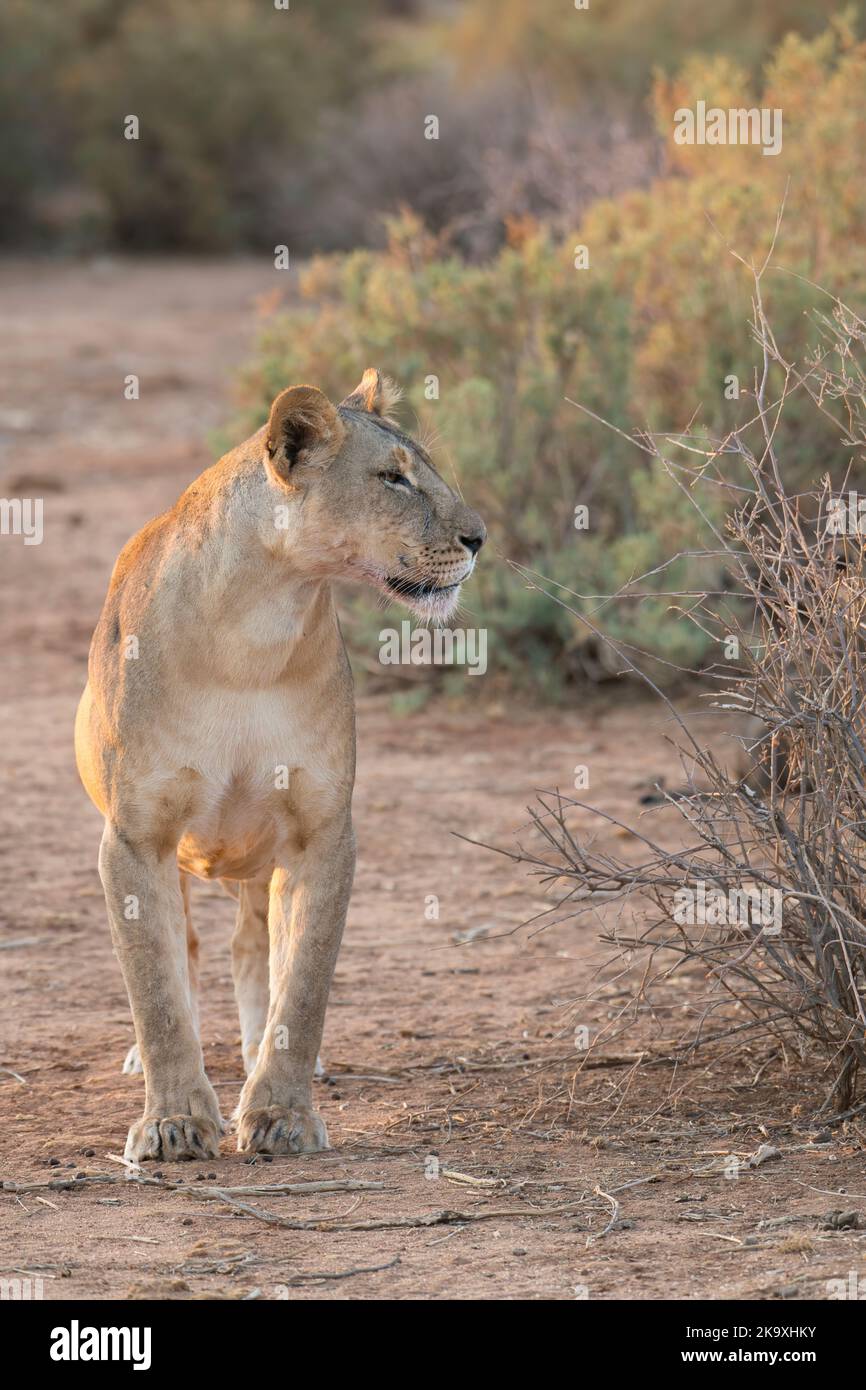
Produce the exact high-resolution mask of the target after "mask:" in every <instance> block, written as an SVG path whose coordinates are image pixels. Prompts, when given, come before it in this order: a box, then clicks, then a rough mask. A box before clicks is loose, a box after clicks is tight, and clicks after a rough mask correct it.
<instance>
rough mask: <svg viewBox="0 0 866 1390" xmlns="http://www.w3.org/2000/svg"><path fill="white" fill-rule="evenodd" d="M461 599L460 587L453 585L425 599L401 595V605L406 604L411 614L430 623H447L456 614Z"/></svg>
mask: <svg viewBox="0 0 866 1390" xmlns="http://www.w3.org/2000/svg"><path fill="white" fill-rule="evenodd" d="M459 599H460V585H459V584H452V585H450V586H449V588H447V589H440V590H439V591H438V592H437V593H435V594H429V595H426V596H424V597H423V598H408V597H407V596H404V595H401V596H400V597H399V601H400V603H403V604H405V606H406V607H407V608H408V609H409V612H410V613H415V614H417V616H418V617H419V618H426V619H427V621H428V622H434V623H439V624H441V623H447V621H448V619H449V618H450V617H451V616H452V614H453V613H454V611H455V609H456V607H457V604H458V601H459Z"/></svg>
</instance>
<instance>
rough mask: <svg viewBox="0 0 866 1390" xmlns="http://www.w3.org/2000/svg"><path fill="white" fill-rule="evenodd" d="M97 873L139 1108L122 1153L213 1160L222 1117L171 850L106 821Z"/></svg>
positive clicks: (157, 1157)
mask: <svg viewBox="0 0 866 1390" xmlns="http://www.w3.org/2000/svg"><path fill="white" fill-rule="evenodd" d="M99 873H100V877H101V879H102V885H103V888H104V889H105V901H106V905H107V907H108V916H109V920H110V922H111V933H112V939H113V942H114V949H115V951H116V952H117V957H118V959H119V961H120V966H121V969H122V971H123V977H124V980H125V981H126V988H127V990H128V992H129V1002H130V1005H131V1007H132V1014H133V1018H134V1021H135V1035H136V1038H137V1039H138V1047H139V1051H140V1055H141V1062H142V1067H143V1069H144V1082H145V1102H144V1114H143V1116H142V1117H141V1119H140V1120H138V1121H137V1122H136V1123H135V1124H134V1125H132V1127H131V1129H130V1131H129V1136H128V1138H127V1141H126V1149H125V1154H126V1157H127V1158H131V1159H133V1160H134V1161H136V1162H140V1161H141V1160H143V1159H163V1160H167V1159H176V1158H214V1157H216V1154H217V1152H218V1149H219V1141H220V1135H221V1133H222V1121H221V1120H220V1114H219V1105H218V1103H217V1098H216V1094H215V1093H214V1090H213V1087H212V1086H211V1084H210V1082H209V1081H208V1079H207V1077H206V1076H205V1072H204V1064H203V1061H202V1055H201V1046H200V1044H199V1040H198V1036H197V1034H196V1029H195V1023H194V1019H193V1013H192V1008H191V1005H190V995H189V965H188V961H187V943H186V927H185V920H184V911H183V902H182V898H181V890H180V883H179V879H178V873H177V866H176V864H175V860H174V856H173V855H171V856H165V857H164V858H163V859H161V860H160V859H158V858H157V857H156V855H155V854H153V853H152V852H151V851H147V850H145V849H143V848H142V847H140V846H136V845H134V844H133V843H131V842H130V840H129V839H128V837H126V836H125V835H122V834H120V833H119V832H118V831H117V829H116V828H115V827H113V826H112V825H110V824H106V827H105V834H104V835H103V837H102V845H101V847H100V852H99Z"/></svg>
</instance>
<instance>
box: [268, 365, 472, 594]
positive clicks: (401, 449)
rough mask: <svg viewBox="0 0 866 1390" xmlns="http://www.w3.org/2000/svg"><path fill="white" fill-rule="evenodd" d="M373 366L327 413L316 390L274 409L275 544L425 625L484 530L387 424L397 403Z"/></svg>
mask: <svg viewBox="0 0 866 1390" xmlns="http://www.w3.org/2000/svg"><path fill="white" fill-rule="evenodd" d="M398 394H399V393H398V392H397V391H396V390H395V389H394V387H393V386H392V385H391V383H390V382H389V381H388V380H387V378H384V377H382V376H381V375H380V373H379V372H377V371H375V370H374V369H373V368H369V369H368V370H367V371H366V372H365V373H364V376H363V379H362V381H361V384H360V385H359V386H358V388H357V389H356V390H355V391H353V392H352V394H351V395H350V396H347V397H346V399H345V400H344V401H342V402H341V404H340V405H339V406H335V405H333V404H332V403H331V401H329V400H328V398H327V397H326V396H325V395H323V393H322V392H321V391H319V390H317V389H316V387H314V386H290V387H288V389H287V390H285V391H282V392H281V393H280V394H279V395H278V396H277V398H276V400H275V401H274V403H273V405H272V407H271V412H270V418H269V420H268V423H267V425H266V426H265V428H264V430H263V431H262V432H261V438H262V440H263V443H264V448H265V463H266V468H267V472H268V477H269V480H270V486H271V493H272V497H273V500H274V502H275V505H277V506H280V508H281V512H282V513H283V514H284V515H285V526H284V529H283V536H282V539H281V540H280V538H279V531H278V533H277V536H278V538H277V540H276V542H275V544H277V545H283V546H285V547H286V551H287V553H290V554H291V557H292V559H293V560H295V561H297V562H298V563H300V564H301V565H302V566H303V568H304V570H305V572H306V573H308V574H311V575H321V576H323V577H324V576H330V577H342V578H348V579H360V580H365V581H367V582H368V583H370V584H373V585H374V586H375V587H376V588H378V589H379V590H381V591H382V592H383V593H386V594H388V595H389V596H390V597H395V598H398V599H400V600H401V601H402V602H403V603H405V604H406V605H407V607H409V608H410V609H412V610H413V611H414V612H416V613H419V614H421V615H422V616H424V617H435V618H438V619H444V618H447V617H448V616H449V615H450V614H451V613H452V612H453V611H454V608H455V606H456V604H457V600H458V598H459V595H460V586H461V584H463V583H464V581H465V580H467V579H468V578H469V576H470V574H471V573H472V570H473V567H474V565H475V556H476V554H477V552H478V551H479V549H480V548H481V546H482V544H483V543H484V540H485V538H486V534H487V533H486V531H485V528H484V523H483V522H482V520H481V518H480V517H479V516H478V514H477V513H476V512H474V511H472V510H471V508H469V507H467V506H466V505H465V504H464V503H463V502H462V501H461V500H460V498H459V497H458V496H457V495H456V494H455V493H454V492H453V491H452V490H451V488H450V487H449V486H448V484H447V483H446V482H445V481H444V480H443V479H442V478H441V477H440V476H439V474H438V473H437V472H436V469H435V468H434V467H433V464H432V462H431V460H430V457H429V455H428V454H427V452H426V450H425V449H423V448H422V447H421V445H420V444H419V443H418V442H417V441H416V440H413V439H412V438H411V437H410V436H409V435H407V434H404V433H403V431H402V430H401V429H399V428H398V426H397V425H396V424H395V423H394V422H393V421H392V420H391V419H390V417H389V413H388V412H389V409H390V407H391V406H392V405H393V404H394V402H395V401H396V399H397V398H398Z"/></svg>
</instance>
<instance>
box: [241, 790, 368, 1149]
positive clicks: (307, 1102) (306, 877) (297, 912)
mask: <svg viewBox="0 0 866 1390" xmlns="http://www.w3.org/2000/svg"><path fill="white" fill-rule="evenodd" d="M354 868H355V843H354V836H353V834H352V828H351V822H350V820H349V818H348V816H347V817H346V819H345V821H342V822H341V823H340V824H339V825H338V826H331V827H328V828H327V829H325V830H323V831H320V832H318V833H317V834H316V835H314V836H313V837H312V839H311V840H310V842H309V844H308V845H307V847H306V849H305V851H304V854H303V858H302V859H301V860H300V861H298V862H296V863H294V864H293V865H292V870H291V875H290V874H289V872H288V871H287V870H286V869H285V868H282V867H280V866H279V865H278V866H277V868H276V869H275V871H274V875H273V878H272V879H271V891H270V908H269V914H268V929H269V935H270V1007H269V1010H268V1019H267V1023H266V1025H265V1031H264V1036H263V1038H262V1041H261V1045H260V1047H259V1050H258V1056H257V1059H256V1065H255V1068H254V1070H253V1072H252V1074H251V1075H250V1076H249V1077H248V1079H247V1082H246V1085H245V1086H244V1088H243V1091H242V1093H241V1098H240V1102H239V1104H238V1110H237V1129H238V1148H239V1149H240V1150H241V1151H246V1150H252V1151H254V1152H260V1153H312V1152H315V1151H316V1150H318V1149H326V1148H327V1147H328V1135H327V1131H326V1129H325V1125H324V1122H323V1120H322V1118H321V1116H320V1115H319V1114H318V1113H317V1112H316V1111H315V1110H314V1109H313V1101H312V1080H313V1071H314V1068H315V1065H316V1054H317V1053H318V1050H319V1044H320V1042H321V1038H322V1029H323V1027H324V1023H325V1007H326V1005H327V1002H328V992H329V990H330V987H331V978H332V976H333V973H334V966H335V964H336V960H337V953H338V951H339V949H340V940H341V938H342V935H343V927H344V925H345V921H346V909H347V907H348V904H349V893H350V891H351V887H352V877H353V874H354Z"/></svg>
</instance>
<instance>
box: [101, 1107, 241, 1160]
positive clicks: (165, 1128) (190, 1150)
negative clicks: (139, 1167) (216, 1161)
mask: <svg viewBox="0 0 866 1390" xmlns="http://www.w3.org/2000/svg"><path fill="white" fill-rule="evenodd" d="M220 1130H221V1126H220V1124H219V1123H215V1122H214V1121H213V1120H211V1119H208V1118H207V1116H204V1115H195V1116H194V1115H168V1116H165V1117H164V1118H160V1119H157V1118H154V1117H152V1116H149V1115H145V1117H144V1119H141V1120H137V1121H136V1123H135V1124H134V1125H133V1126H132V1128H131V1129H130V1131H129V1136H128V1138H127V1140H126V1148H125V1149H124V1151H123V1154H124V1158H130V1159H132V1161H133V1162H134V1163H144V1162H147V1161H149V1160H151V1159H161V1160H162V1161H163V1162H166V1163H172V1162H175V1161H177V1160H178V1159H181V1158H200V1159H201V1158H216V1157H217V1156H218V1155H219V1147H220Z"/></svg>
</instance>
